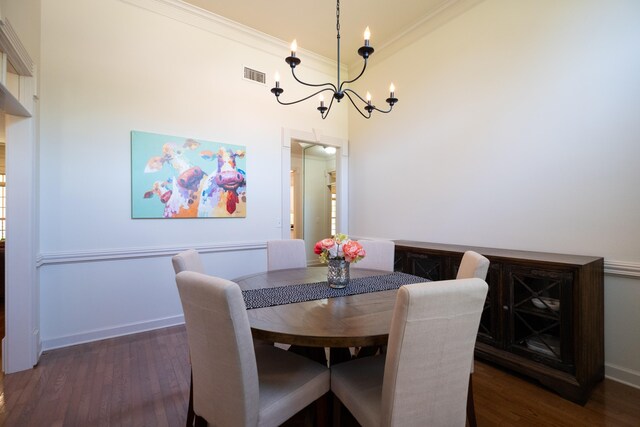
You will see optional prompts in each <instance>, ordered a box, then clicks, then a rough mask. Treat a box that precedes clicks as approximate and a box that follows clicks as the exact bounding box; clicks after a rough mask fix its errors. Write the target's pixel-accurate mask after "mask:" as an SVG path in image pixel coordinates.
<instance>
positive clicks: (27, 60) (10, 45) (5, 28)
mask: <svg viewBox="0 0 640 427" xmlns="http://www.w3.org/2000/svg"><path fill="white" fill-rule="evenodd" d="M0 50H2V51H3V52H4V53H6V54H7V57H8V59H9V62H11V65H13V68H15V69H16V71H17V72H18V74H19V75H21V76H27V77H33V60H32V59H31V57H30V56H29V53H28V52H27V49H26V48H25V47H24V45H23V44H22V42H21V41H20V38H19V37H18V34H17V33H16V31H15V30H14V29H13V26H12V25H11V22H9V19H7V17H6V16H4V15H3V14H2V10H0Z"/></svg>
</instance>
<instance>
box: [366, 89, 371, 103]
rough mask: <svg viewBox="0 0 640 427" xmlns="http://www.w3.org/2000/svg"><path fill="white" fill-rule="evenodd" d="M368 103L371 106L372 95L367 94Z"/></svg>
mask: <svg viewBox="0 0 640 427" xmlns="http://www.w3.org/2000/svg"><path fill="white" fill-rule="evenodd" d="M367 103H368V104H369V105H371V94H370V93H369V92H367Z"/></svg>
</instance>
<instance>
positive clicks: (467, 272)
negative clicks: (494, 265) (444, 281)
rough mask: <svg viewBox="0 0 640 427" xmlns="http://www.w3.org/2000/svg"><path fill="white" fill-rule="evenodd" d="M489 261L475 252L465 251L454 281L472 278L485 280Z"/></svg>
mask: <svg viewBox="0 0 640 427" xmlns="http://www.w3.org/2000/svg"><path fill="white" fill-rule="evenodd" d="M488 271H489V260H488V259H487V258H485V257H483V256H482V255H480V254H479V253H477V252H474V251H466V252H465V253H464V255H463V256H462V262H461V263H460V268H459V269H458V275H457V276H456V279H471V278H472V277H475V278H478V279H482V280H487V272H488Z"/></svg>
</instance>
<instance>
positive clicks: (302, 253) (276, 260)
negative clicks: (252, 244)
mask: <svg viewBox="0 0 640 427" xmlns="http://www.w3.org/2000/svg"><path fill="white" fill-rule="evenodd" d="M306 266H307V251H306V249H305V247H304V240H302V239H291V240H269V241H268V242H267V270H268V271H272V270H284V269H286V268H305V267H306Z"/></svg>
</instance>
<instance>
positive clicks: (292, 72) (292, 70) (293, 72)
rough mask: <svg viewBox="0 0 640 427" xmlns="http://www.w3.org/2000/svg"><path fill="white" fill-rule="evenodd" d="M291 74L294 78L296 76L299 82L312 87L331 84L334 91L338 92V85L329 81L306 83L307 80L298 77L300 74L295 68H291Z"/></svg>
mask: <svg viewBox="0 0 640 427" xmlns="http://www.w3.org/2000/svg"><path fill="white" fill-rule="evenodd" d="M291 75H292V76H293V78H294V79H296V81H297V82H298V83H300V84H303V85H305V86H310V87H322V86H330V87H332V88H333V92H337V91H338V89H337V88H336V85H334V84H333V83H328V82H327V83H319V84H316V83H305V82H303V81H302V80H300V79H299V78H298V76H296V71H295V68H291ZM325 90H326V89H325Z"/></svg>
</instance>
